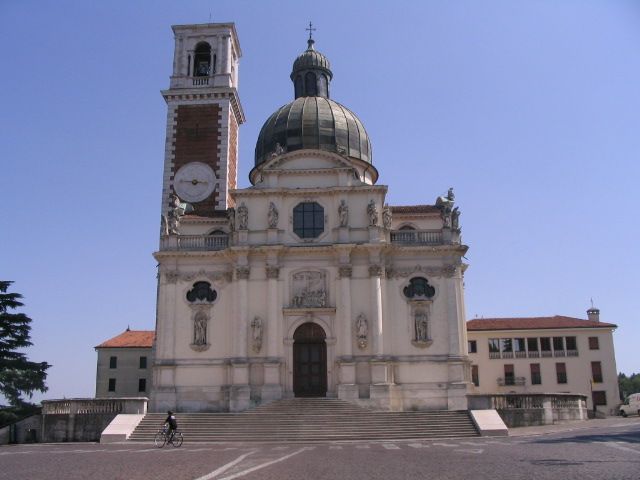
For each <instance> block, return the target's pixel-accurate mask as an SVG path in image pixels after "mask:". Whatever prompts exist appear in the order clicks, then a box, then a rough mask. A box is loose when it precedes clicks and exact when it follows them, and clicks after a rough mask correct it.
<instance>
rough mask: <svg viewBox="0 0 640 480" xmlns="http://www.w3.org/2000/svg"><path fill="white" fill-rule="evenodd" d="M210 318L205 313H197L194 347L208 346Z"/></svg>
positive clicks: (194, 324)
mask: <svg viewBox="0 0 640 480" xmlns="http://www.w3.org/2000/svg"><path fill="white" fill-rule="evenodd" d="M208 320H209V318H208V317H207V314H206V313H205V312H203V311H199V312H197V313H196V316H195V317H194V319H193V344H194V345H206V344H207V321H208Z"/></svg>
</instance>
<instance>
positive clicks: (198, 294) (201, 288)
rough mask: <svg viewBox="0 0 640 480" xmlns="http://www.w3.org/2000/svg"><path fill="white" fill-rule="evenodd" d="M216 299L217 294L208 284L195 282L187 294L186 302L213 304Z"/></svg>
mask: <svg viewBox="0 0 640 480" xmlns="http://www.w3.org/2000/svg"><path fill="white" fill-rule="evenodd" d="M216 298H218V292H216V291H215V290H213V289H212V288H211V284H210V283H209V282H196V283H194V284H193V288H192V289H191V290H189V291H188V292H187V301H189V302H192V303H193V302H209V303H211V302H215V301H216Z"/></svg>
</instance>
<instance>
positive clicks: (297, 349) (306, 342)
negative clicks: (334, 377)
mask: <svg viewBox="0 0 640 480" xmlns="http://www.w3.org/2000/svg"><path fill="white" fill-rule="evenodd" d="M325 338H326V335H325V333H324V330H323V329H322V327H321V326H320V325H318V324H315V323H304V324H302V325H300V326H299V327H298V328H297V329H296V331H295V333H294V334H293V340H294V342H293V393H294V395H295V396H296V397H324V396H326V395H327V343H326V342H325Z"/></svg>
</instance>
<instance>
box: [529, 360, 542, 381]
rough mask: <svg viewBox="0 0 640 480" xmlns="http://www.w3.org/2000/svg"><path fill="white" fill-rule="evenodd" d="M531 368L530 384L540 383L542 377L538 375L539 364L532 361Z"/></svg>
mask: <svg viewBox="0 0 640 480" xmlns="http://www.w3.org/2000/svg"><path fill="white" fill-rule="evenodd" d="M530 368H531V385H540V384H541V383H542V377H541V376H540V364H539V363H532V364H531V365H530Z"/></svg>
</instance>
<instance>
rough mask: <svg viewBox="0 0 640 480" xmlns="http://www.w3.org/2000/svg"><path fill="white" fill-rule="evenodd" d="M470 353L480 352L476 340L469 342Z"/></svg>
mask: <svg viewBox="0 0 640 480" xmlns="http://www.w3.org/2000/svg"><path fill="white" fill-rule="evenodd" d="M467 344H468V348H467V349H468V350H469V353H478V346H477V344H476V341H475V340H469V341H468V342H467Z"/></svg>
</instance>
